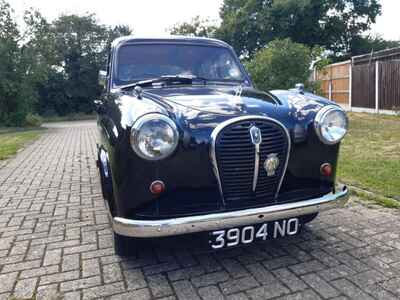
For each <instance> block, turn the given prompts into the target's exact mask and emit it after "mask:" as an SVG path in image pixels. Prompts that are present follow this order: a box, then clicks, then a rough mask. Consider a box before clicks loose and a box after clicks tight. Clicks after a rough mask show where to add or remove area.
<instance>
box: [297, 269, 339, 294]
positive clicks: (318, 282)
mask: <svg viewBox="0 0 400 300" xmlns="http://www.w3.org/2000/svg"><path fill="white" fill-rule="evenodd" d="M301 279H303V280H304V281H305V282H306V283H307V284H308V285H309V286H310V287H312V288H313V289H314V291H316V292H318V294H320V295H321V296H322V297H323V298H333V297H337V296H339V295H340V293H339V292H338V291H337V290H336V289H335V288H333V287H332V286H331V285H330V284H328V283H327V282H326V281H325V280H323V279H322V278H321V277H319V276H318V275H316V274H308V275H304V276H302V277H301Z"/></svg>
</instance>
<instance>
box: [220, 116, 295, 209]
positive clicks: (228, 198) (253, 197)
mask: <svg viewBox="0 0 400 300" xmlns="http://www.w3.org/2000/svg"><path fill="white" fill-rule="evenodd" d="M252 126H256V127H258V128H259V129H260V132H261V138H262V142H261V144H260V153H259V157H260V164H259V166H258V168H259V171H258V173H259V176H258V180H257V186H256V189H255V191H253V177H254V168H255V151H256V148H255V145H254V144H253V143H252V140H251V136H250V128H251V127H252ZM289 144H290V141H289V138H288V136H287V133H286V131H285V129H284V128H283V127H282V126H281V125H280V124H278V123H277V122H275V121H274V120H271V119H254V120H253V119H251V120H245V121H237V122H234V123H231V124H229V125H227V126H225V127H224V128H222V129H221V130H220V131H219V133H218V135H217V137H216V141H215V159H216V164H217V168H218V173H219V177H220V178H219V179H220V184H221V187H222V193H223V198H224V202H225V205H227V206H228V207H229V206H230V205H231V204H233V203H234V205H235V207H236V206H238V205H239V206H240V203H241V202H243V205H244V206H246V205H247V206H248V205H252V204H258V203H266V204H268V203H271V204H272V203H274V202H275V196H276V194H277V191H278V189H279V185H280V182H281V179H282V178H283V176H284V172H285V167H286V165H285V163H286V160H287V158H288V155H289V153H288V152H289V148H290V146H289ZM268 155H275V156H276V157H278V159H279V161H280V162H279V166H278V168H277V169H276V170H275V174H274V175H271V176H268V175H267V172H266V170H265V169H264V162H265V160H266V159H267V158H268Z"/></svg>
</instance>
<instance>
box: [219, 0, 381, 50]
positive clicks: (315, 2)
mask: <svg viewBox="0 0 400 300" xmlns="http://www.w3.org/2000/svg"><path fill="white" fill-rule="evenodd" d="M380 12H381V5H380V4H379V1H378V0H224V3H223V6H222V9H221V13H220V15H221V19H222V23H221V26H220V28H218V30H217V36H218V37H219V38H222V39H223V40H225V41H227V42H228V43H230V44H232V45H233V46H234V48H235V49H236V51H237V52H238V53H240V54H243V55H246V56H247V55H248V56H252V55H254V53H255V52H256V51H257V50H259V49H262V48H263V47H264V46H265V45H266V44H267V43H269V42H270V41H272V40H274V39H277V38H279V39H282V38H290V39H291V40H293V41H294V42H297V43H302V44H305V45H308V46H311V47H313V46H315V45H319V46H322V47H324V48H325V49H327V50H331V51H333V52H334V53H335V54H338V55H343V54H347V53H352V52H353V51H354V48H353V46H354V45H353V43H352V41H353V40H354V39H355V38H357V37H360V36H361V34H362V33H363V32H365V31H366V30H368V29H369V28H370V26H371V24H372V23H374V22H375V18H376V16H377V15H379V14H380Z"/></svg>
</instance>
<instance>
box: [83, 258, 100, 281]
mask: <svg viewBox="0 0 400 300" xmlns="http://www.w3.org/2000/svg"><path fill="white" fill-rule="evenodd" d="M99 274H100V265H99V260H98V259H97V258H93V259H88V260H84V261H82V276H83V277H90V276H96V275H99Z"/></svg>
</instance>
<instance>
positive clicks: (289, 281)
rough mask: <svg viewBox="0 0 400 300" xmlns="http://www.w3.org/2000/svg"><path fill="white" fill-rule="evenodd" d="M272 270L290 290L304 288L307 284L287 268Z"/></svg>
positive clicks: (294, 290)
mask: <svg viewBox="0 0 400 300" xmlns="http://www.w3.org/2000/svg"><path fill="white" fill-rule="evenodd" d="M272 272H273V273H274V275H275V276H276V277H277V278H278V279H279V280H280V281H281V282H282V283H283V284H284V285H286V286H287V287H288V288H289V289H290V290H291V291H292V292H297V291H301V290H305V289H306V288H307V285H306V284H305V283H304V282H303V281H302V280H301V279H300V278H299V277H298V276H296V275H295V274H293V273H292V272H291V271H290V270H289V269H287V268H281V269H278V270H275V271H272Z"/></svg>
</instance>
